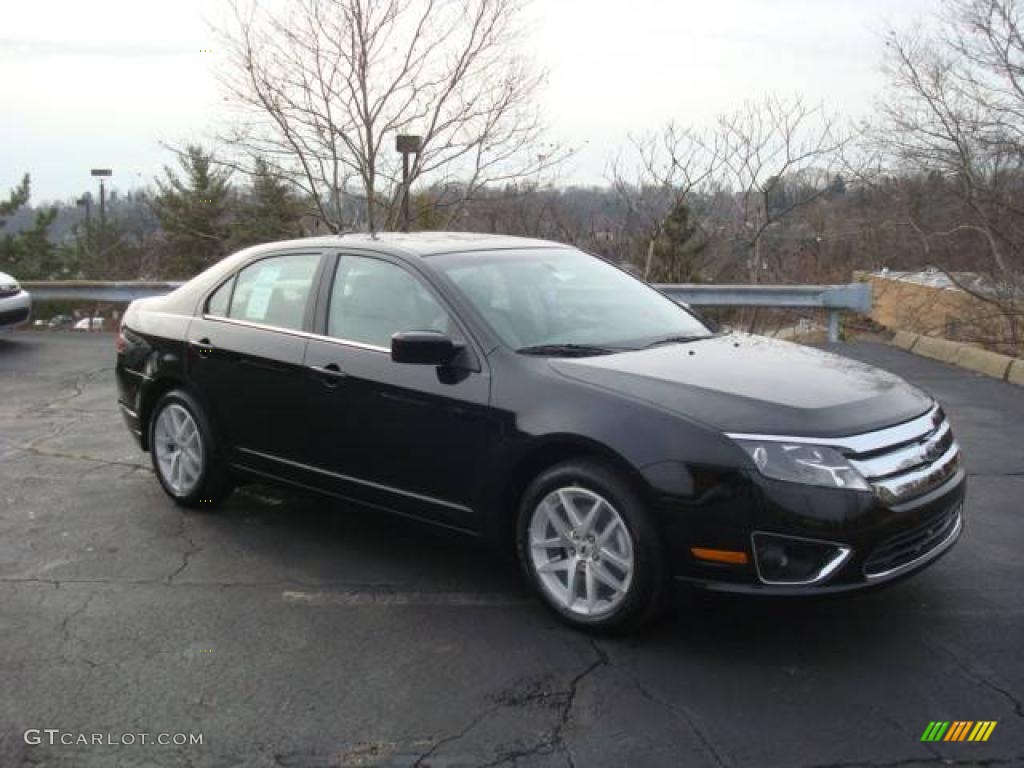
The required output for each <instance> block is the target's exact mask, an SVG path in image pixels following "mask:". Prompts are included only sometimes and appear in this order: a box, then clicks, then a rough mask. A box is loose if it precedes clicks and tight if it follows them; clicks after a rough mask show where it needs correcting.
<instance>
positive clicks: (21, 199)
mask: <svg viewBox="0 0 1024 768" xmlns="http://www.w3.org/2000/svg"><path fill="white" fill-rule="evenodd" d="M30 186H31V182H30V181H29V177H28V174H27V173H26V174H25V175H24V176H23V177H22V179H21V183H20V184H19V185H18V186H16V187H15V188H14V189H12V190H11V194H10V195H8V197H7V199H6V200H0V227H2V226H3V225H4V218H3V217H4V216H9V215H11V214H12V213H14V212H15V211H16V210H18V209H19V208H21V206H23V205H25V203H27V202H28V196H29V188H30Z"/></svg>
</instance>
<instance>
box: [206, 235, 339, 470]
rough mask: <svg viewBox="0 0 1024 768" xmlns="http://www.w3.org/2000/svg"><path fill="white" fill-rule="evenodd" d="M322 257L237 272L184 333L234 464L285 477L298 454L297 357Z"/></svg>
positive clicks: (293, 256) (278, 259) (301, 256)
mask: <svg viewBox="0 0 1024 768" xmlns="http://www.w3.org/2000/svg"><path fill="white" fill-rule="evenodd" d="M320 260H321V254H320V253H309V252H303V253H283V254H276V255H271V256H268V257H266V258H261V259H259V260H258V261H255V262H253V263H250V264H249V265H247V266H245V267H243V268H242V269H241V270H239V272H238V273H237V275H235V276H233V277H232V278H231V279H230V280H228V281H227V282H225V283H224V284H223V285H222V286H221V287H219V288H218V289H217V290H216V291H214V292H213V293H212V294H211V296H210V298H209V300H208V303H207V304H206V306H205V307H204V310H203V312H202V313H201V314H200V315H199V316H197V317H196V318H194V319H193V321H192V323H191V325H190V326H189V331H188V341H189V343H188V353H187V354H188V360H187V370H188V375H189V377H190V379H191V380H192V382H193V383H194V384H195V385H196V386H197V388H198V389H199V391H200V394H201V396H202V397H203V398H204V399H205V400H206V401H207V402H208V403H209V405H210V412H211V413H212V414H213V418H214V420H215V428H216V429H217V431H218V435H219V437H220V439H221V440H222V441H223V442H224V443H225V444H226V445H227V446H228V447H229V449H230V450H231V453H232V460H234V461H236V462H238V463H241V464H244V465H246V466H249V467H250V468H253V469H256V470H258V471H262V472H267V473H271V474H281V475H285V476H287V475H289V474H290V472H289V467H290V464H289V462H291V461H295V460H296V459H297V458H298V457H299V455H300V454H301V445H302V439H303V433H304V430H305V422H304V421H303V417H304V412H303V399H304V397H305V395H306V377H305V368H304V365H303V358H304V356H305V351H306V343H307V341H308V335H307V334H306V333H305V329H306V328H308V323H309V322H310V318H311V316H312V297H314V296H315V294H316V291H315V290H314V286H315V285H316V280H317V275H318V273H319V266H320Z"/></svg>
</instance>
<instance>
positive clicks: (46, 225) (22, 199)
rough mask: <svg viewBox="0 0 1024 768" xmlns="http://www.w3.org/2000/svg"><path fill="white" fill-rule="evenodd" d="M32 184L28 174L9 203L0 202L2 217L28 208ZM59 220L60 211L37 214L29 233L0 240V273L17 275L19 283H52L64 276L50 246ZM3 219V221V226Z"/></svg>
mask: <svg viewBox="0 0 1024 768" xmlns="http://www.w3.org/2000/svg"><path fill="white" fill-rule="evenodd" d="M31 186H32V182H31V180H30V178H29V175H28V174H27V173H26V174H25V176H24V177H23V178H22V180H21V183H20V184H19V185H18V186H17V187H15V188H14V189H12V190H11V193H10V195H9V196H8V198H7V199H6V200H0V217H3V216H8V215H10V214H12V213H14V212H15V211H16V210H18V209H19V208H20V207H21V206H23V205H26V204H27V203H28V200H29V195H30V194H31ZM56 218H57V209H56V208H50V209H47V210H42V211H36V217H35V220H34V221H33V223H32V226H31V227H30V228H29V229H24V230H22V231H21V232H18V233H17V234H13V235H4V236H3V238H0V270H3V271H4V272H9V273H11V274H13V275H16V276H17V277H18V279H20V280H40V279H41V280H52V279H56V278H60V277H62V276H63V274H64V270H63V266H64V265H63V263H62V261H61V258H60V252H59V250H58V249H57V247H56V246H55V245H54V244H53V243H52V242H50V237H49V231H50V225H51V224H53V222H54V220H55V219H56ZM3 223H4V219H3V218H0V225H3Z"/></svg>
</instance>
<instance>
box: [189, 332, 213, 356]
mask: <svg viewBox="0 0 1024 768" xmlns="http://www.w3.org/2000/svg"><path fill="white" fill-rule="evenodd" d="M189 344H190V345H191V346H192V348H193V349H194V350H195V351H196V354H197V355H199V357H209V356H210V353H211V352H213V345H212V344H211V343H210V340H209V339H208V338H206V337H205V336H204V337H203V338H201V339H199V340H198V341H196V340H192V341H190V342H189Z"/></svg>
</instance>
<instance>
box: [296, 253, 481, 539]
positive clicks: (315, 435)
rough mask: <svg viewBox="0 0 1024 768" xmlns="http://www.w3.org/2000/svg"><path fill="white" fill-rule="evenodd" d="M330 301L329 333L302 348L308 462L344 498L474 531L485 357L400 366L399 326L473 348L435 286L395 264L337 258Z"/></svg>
mask: <svg viewBox="0 0 1024 768" xmlns="http://www.w3.org/2000/svg"><path fill="white" fill-rule="evenodd" d="M324 299H325V300H326V308H325V309H324V311H323V312H322V315H323V317H322V319H321V320H322V323H323V327H321V328H318V332H319V333H322V335H323V336H324V337H325V338H323V339H319V338H314V339H312V340H311V341H310V343H309V346H308V348H307V350H306V365H307V368H308V370H309V379H308V381H309V386H310V402H311V406H312V407H311V408H310V414H311V421H310V422H309V439H308V441H307V447H308V449H309V451H310V453H309V463H310V464H311V465H312V466H313V467H315V468H316V471H317V473H318V474H319V475H320V476H321V478H322V479H323V480H325V481H326V482H329V483H330V484H331V485H332V486H333V489H334V490H335V491H336V492H339V493H342V494H344V495H352V496H356V497H358V498H360V499H361V500H363V501H369V502H371V503H374V504H379V505H381V506H385V507H388V508H390V509H394V510H397V511H400V512H404V513H408V514H414V515H418V516H425V517H429V518H432V519H434V520H436V521H438V522H443V523H446V524H450V525H454V526H457V527H462V528H470V529H473V528H475V527H477V526H478V524H479V521H478V520H477V519H476V516H475V513H474V511H473V505H474V503H475V497H476V490H477V480H478V478H480V476H481V472H480V471H479V470H480V467H481V465H482V461H483V458H484V454H485V451H486V448H487V444H488V441H489V439H490V436H491V434H492V421H491V419H490V417H489V412H488V399H489V394H490V380H489V376H488V373H487V370H486V367H485V365H486V363H485V361H484V360H483V357H482V356H481V355H478V354H476V353H470V354H467V355H465V356H462V359H463V361H468V364H465V365H461V366H445V367H441V368H438V367H435V366H431V365H410V364H402V363H395V362H393V361H392V359H391V353H390V340H391V336H392V335H393V334H394V333H397V332H399V331H409V330H437V331H443V332H445V333H448V334H449V335H451V336H452V337H453V338H455V339H456V340H459V341H467V342H468V339H466V337H465V334H464V333H463V331H462V330H461V328H460V326H459V325H458V324H457V323H456V321H455V320H454V319H453V316H452V314H451V313H450V311H449V310H448V309H447V308H446V307H445V305H444V303H443V301H442V300H441V299H440V298H439V297H438V295H437V294H436V293H435V292H434V291H433V290H432V289H431V287H430V286H428V285H427V284H426V282H425V281H424V280H423V279H422V277H421V276H419V275H417V274H415V273H414V272H413V271H411V270H410V269H409V268H408V267H407V266H405V265H403V264H401V263H399V262H397V261H391V260H388V259H386V258H383V257H376V256H366V255H347V254H346V255H342V256H340V257H339V258H338V260H337V264H336V267H335V269H334V275H333V279H332V281H331V283H330V286H329V288H327V289H326V290H325V291H324Z"/></svg>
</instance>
